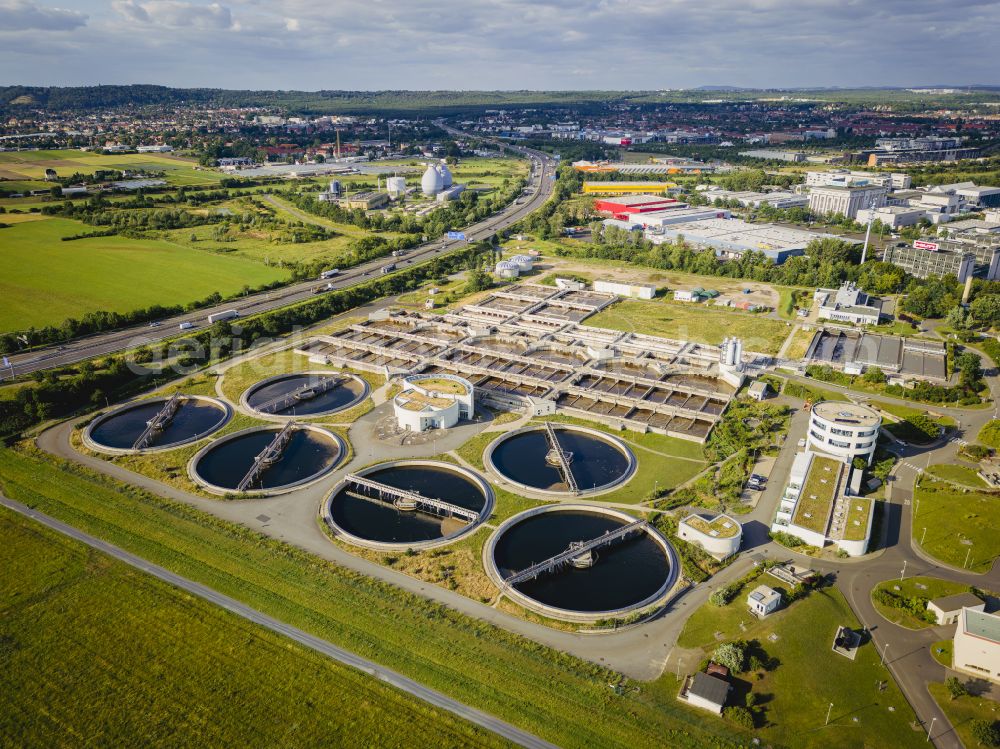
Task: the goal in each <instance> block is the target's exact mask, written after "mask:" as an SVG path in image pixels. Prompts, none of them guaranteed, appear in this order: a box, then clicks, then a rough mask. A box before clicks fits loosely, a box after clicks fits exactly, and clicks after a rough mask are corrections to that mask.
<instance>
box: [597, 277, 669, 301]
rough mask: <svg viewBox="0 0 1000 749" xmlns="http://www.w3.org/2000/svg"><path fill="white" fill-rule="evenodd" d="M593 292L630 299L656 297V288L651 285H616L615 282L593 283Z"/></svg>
mask: <svg viewBox="0 0 1000 749" xmlns="http://www.w3.org/2000/svg"><path fill="white" fill-rule="evenodd" d="M594 291H600V292H603V293H605V294H617V295H618V296H627V297H630V298H632V299H647V300H648V299H652V298H653V297H654V296H656V287H655V286H654V285H653V284H651V283H639V284H630V283H618V282H617V281H594Z"/></svg>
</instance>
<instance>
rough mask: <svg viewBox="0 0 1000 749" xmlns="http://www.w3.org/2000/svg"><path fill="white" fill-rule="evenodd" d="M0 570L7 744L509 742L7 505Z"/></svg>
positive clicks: (1, 724)
mask: <svg viewBox="0 0 1000 749" xmlns="http://www.w3.org/2000/svg"><path fill="white" fill-rule="evenodd" d="M0 564H2V566H3V569H4V570H5V573H6V574H4V575H3V576H2V577H0V601H3V603H0V617H2V620H3V624H2V625H0V631H2V635H0V642H2V644H3V645H2V652H3V654H4V668H3V669H0V693H2V694H4V695H5V697H4V700H3V703H4V709H3V710H2V711H0V735H2V736H4V737H5V743H6V742H7V741H9V742H11V745H12V746H60V745H67V744H81V745H82V744H88V745H95V746H97V745H99V746H129V745H133V746H134V745H136V744H137V743H139V744H145V745H148V746H154V745H168V744H169V745H176V746H184V745H188V746H190V745H199V746H250V745H254V746H269V745H271V746H276V745H284V746H308V745H316V744H331V745H340V746H346V745H356V746H357V745H373V746H374V745H378V746H382V747H401V748H402V747H410V746H420V745H424V746H427V745H434V746H452V747H464V746H470V745H475V746H497V747H499V746H507V745H508V744H507V742H505V741H503V740H501V739H500V738H499V737H497V736H495V735H493V734H491V733H489V732H487V731H485V730H482V729H479V728H477V727H475V726H472V725H470V724H468V723H465V722H464V721H461V720H459V719H457V718H455V717H454V716H452V715H451V714H449V713H447V712H445V711H443V710H439V709H436V708H433V707H431V706H430V705H427V704H426V703H423V702H421V701H419V700H416V699H413V698H412V697H410V696H408V695H403V694H401V693H399V692H397V691H396V690H395V689H392V688H391V687H389V686H387V685H385V684H382V683H380V682H378V681H376V680H375V679H372V678H371V677H369V676H368V675H367V674H363V673H361V672H359V671H356V670H354V669H351V668H348V667H346V666H341V665H339V664H337V663H335V662H334V661H332V660H330V659H328V658H326V657H325V656H323V655H320V654H319V653H316V652H314V651H312V650H309V649H307V648H305V647H302V646H301V645H298V644H297V643H293V642H292V641H291V640H288V639H286V638H284V637H282V636H280V635H277V634H275V633H273V632H270V631H269V630H266V629H264V628H263V627H260V626H258V625H255V624H252V623H250V622H248V621H246V620H244V619H242V618H240V617H237V616H235V615H233V614H230V613H228V612H226V611H225V610H223V609H221V608H219V607H217V606H215V605H213V604H209V603H207V602H205V601H202V600H201V599H198V598H193V597H192V596H190V595H188V594H187V593H184V592H181V591H179V590H177V589H176V588H174V587H172V586H170V585H167V584H166V583H162V582H160V581H159V580H157V579H155V578H153V577H150V576H148V575H145V574H143V573H141V572H138V571H136V570H134V569H132V568H131V567H129V566H127V565H125V564H124V563H121V562H118V561H115V560H113V559H111V558H110V557H107V556H105V555H104V554H101V553H99V552H96V551H93V550H91V549H89V548H88V547H86V546H84V545H83V544H81V543H79V542H77V541H73V540H71V539H68V538H66V537H64V536H62V535H59V534H57V533H55V532H53V531H50V530H48V529H46V528H43V527H42V526H40V525H37V524H35V523H34V522H32V521H30V520H27V519H25V518H22V517H21V516H19V515H16V514H15V513H13V512H11V511H9V510H7V509H0ZM331 684H336V685H337V688H336V689H331V688H330V685H331ZM278 716H280V718H278Z"/></svg>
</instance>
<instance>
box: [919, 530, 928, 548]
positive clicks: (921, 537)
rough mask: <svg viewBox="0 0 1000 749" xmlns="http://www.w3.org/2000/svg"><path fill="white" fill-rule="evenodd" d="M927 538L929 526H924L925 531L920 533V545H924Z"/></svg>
mask: <svg viewBox="0 0 1000 749" xmlns="http://www.w3.org/2000/svg"><path fill="white" fill-rule="evenodd" d="M925 538H927V526H926V525H925V526H924V532H923V533H921V534H920V545H921V546H923V545H924V539H925Z"/></svg>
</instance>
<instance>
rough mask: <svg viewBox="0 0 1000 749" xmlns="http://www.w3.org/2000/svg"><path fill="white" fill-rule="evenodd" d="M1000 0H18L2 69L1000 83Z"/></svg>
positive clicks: (286, 81)
mask: <svg viewBox="0 0 1000 749" xmlns="http://www.w3.org/2000/svg"><path fill="white" fill-rule="evenodd" d="M998 29H1000V2H998V1H997V0H951V1H950V2H942V1H941V0H701V1H700V2H698V1H697V0H462V1H461V2H458V1H457V0H326V2H324V1H323V0H219V2H204V1H202V0H190V1H189V0H0V83H2V84H14V83H20V84H32V85H82V84H97V83H158V84H164V85H172V86H199V87H224V88H261V89H264V88H267V89H304V90H315V89H321V88H325V89H386V88H394V89H585V88H589V89H595V88H606V89H610V88H614V89H622V88H631V89H656V88H680V87H691V86H699V85H710V84H714V85H721V84H727V85H739V86H758V87H769V86H855V85H903V86H907V85H931V84H961V83H985V84H1000V43H998V42H997V31H998Z"/></svg>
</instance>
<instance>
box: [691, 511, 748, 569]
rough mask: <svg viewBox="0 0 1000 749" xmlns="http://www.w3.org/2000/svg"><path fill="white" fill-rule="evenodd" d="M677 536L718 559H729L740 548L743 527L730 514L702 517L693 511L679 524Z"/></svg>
mask: <svg viewBox="0 0 1000 749" xmlns="http://www.w3.org/2000/svg"><path fill="white" fill-rule="evenodd" d="M677 536H678V538H680V539H682V540H684V541H687V542H688V543H693V544H696V545H697V546H700V547H701V548H702V549H704V550H705V551H706V552H707V553H709V554H711V555H712V556H713V557H715V558H716V559H727V558H729V557H731V556H732V555H733V554H735V553H736V552H737V551H739V550H740V543H741V541H742V538H743V527H742V526H741V525H740V524H739V522H737V521H736V520H734V519H733V518H731V517H730V516H729V515H716V516H715V517H702V516H701V515H696V514H694V513H692V514H690V515H688V516H687V517H685V518H684V519H683V520H681V521H680V522H679V523H678V524H677Z"/></svg>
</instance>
